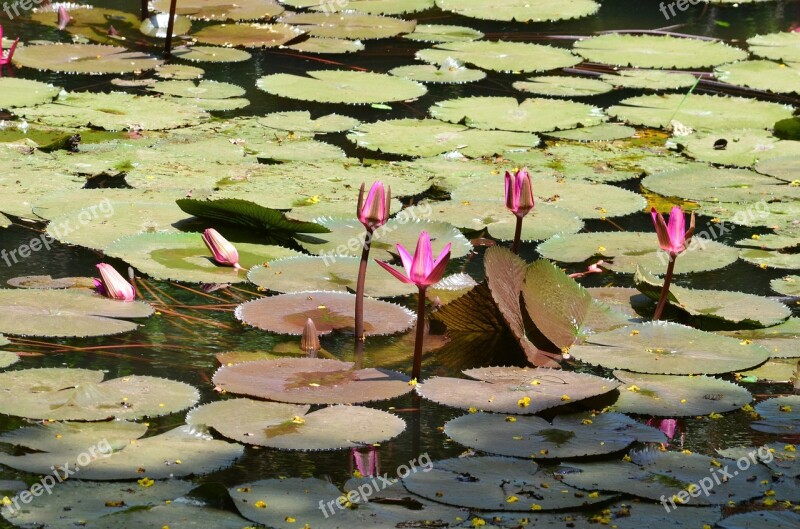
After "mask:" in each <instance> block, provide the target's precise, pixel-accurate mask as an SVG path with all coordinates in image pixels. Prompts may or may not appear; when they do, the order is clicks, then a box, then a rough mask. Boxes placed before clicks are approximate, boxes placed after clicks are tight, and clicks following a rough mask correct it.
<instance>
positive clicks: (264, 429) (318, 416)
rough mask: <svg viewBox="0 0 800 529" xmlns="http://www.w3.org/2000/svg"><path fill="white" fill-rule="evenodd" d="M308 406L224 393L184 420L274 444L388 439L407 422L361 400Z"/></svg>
mask: <svg viewBox="0 0 800 529" xmlns="http://www.w3.org/2000/svg"><path fill="white" fill-rule="evenodd" d="M310 408H311V406H302V405H291V404H281V403H277V402H260V401H256V400H250V399H229V400H223V401H217V402H212V403H209V404H205V405H203V406H200V407H199V408H195V409H194V410H192V411H191V412H189V415H188V416H187V417H186V422H187V423H189V424H197V425H206V426H208V427H211V428H214V429H215V430H217V431H218V432H219V433H221V434H222V435H224V436H225V437H228V438H230V439H233V440H235V441H239V442H241V443H246V444H251V445H256V446H267V447H270V448H276V449H278V450H303V451H310V450H334V449H341V448H356V447H359V446H363V445H371V444H374V443H380V442H384V441H387V440H389V439H391V438H393V437H396V436H397V435H399V434H400V433H401V432H402V431H403V430H404V429H405V427H406V425H405V422H404V421H403V420H402V419H399V418H398V417H396V416H394V415H392V414H391V413H386V412H385V411H380V410H374V409H372V408H365V407H363V406H329V407H327V408H322V409H320V410H317V411H314V412H311V413H308V411H309V409H310Z"/></svg>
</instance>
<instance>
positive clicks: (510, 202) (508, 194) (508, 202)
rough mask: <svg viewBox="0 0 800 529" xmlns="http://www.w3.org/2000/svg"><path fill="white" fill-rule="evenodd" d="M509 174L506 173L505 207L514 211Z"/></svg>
mask: <svg viewBox="0 0 800 529" xmlns="http://www.w3.org/2000/svg"><path fill="white" fill-rule="evenodd" d="M512 187H513V186H512V183H511V173H509V172H508V171H506V207H507V208H508V209H510V210H511V211H514V210H515V209H516V206H515V205H514V191H513V189H512Z"/></svg>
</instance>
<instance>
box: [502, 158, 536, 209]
mask: <svg viewBox="0 0 800 529" xmlns="http://www.w3.org/2000/svg"><path fill="white" fill-rule="evenodd" d="M533 206H534V202H533V184H531V177H530V175H529V174H528V170H527V169H526V168H523V169H520V170H519V171H517V174H515V175H514V176H511V173H510V172H508V171H506V207H507V208H508V209H510V210H511V212H512V213H513V214H514V215H516V216H517V217H519V218H522V217H524V216H525V215H527V214H528V213H529V212H530V210H532V209H533Z"/></svg>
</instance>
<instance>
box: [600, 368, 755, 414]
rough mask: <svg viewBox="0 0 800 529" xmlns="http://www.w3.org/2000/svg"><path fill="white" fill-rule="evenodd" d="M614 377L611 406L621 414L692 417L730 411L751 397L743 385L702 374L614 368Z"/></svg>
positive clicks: (742, 404)
mask: <svg viewBox="0 0 800 529" xmlns="http://www.w3.org/2000/svg"><path fill="white" fill-rule="evenodd" d="M614 376H615V377H617V378H618V379H619V380H621V381H622V388H620V391H619V393H620V395H619V399H617V402H616V403H615V404H614V409H615V410H616V411H620V412H623V413H638V414H642V415H655V416H659V417H692V416H697V415H707V414H711V413H725V412H728V411H734V410H737V409H739V408H741V407H742V406H744V405H745V404H748V403H749V402H751V401H752V400H753V396H752V395H751V394H750V392H749V391H747V390H746V389H744V388H743V387H741V386H737V385H736V384H733V383H731V382H727V381H725V380H721V379H719V378H714V377H707V376H705V375H700V376H692V377H685V376H677V375H645V374H641V373H631V372H629V371H614ZM623 388H624V389H623Z"/></svg>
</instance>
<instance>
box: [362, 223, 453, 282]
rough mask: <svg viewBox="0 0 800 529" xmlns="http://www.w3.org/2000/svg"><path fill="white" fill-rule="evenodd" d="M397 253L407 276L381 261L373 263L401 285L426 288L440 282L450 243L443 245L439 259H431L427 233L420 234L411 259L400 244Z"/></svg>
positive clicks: (448, 256)
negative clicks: (406, 284)
mask: <svg viewBox="0 0 800 529" xmlns="http://www.w3.org/2000/svg"><path fill="white" fill-rule="evenodd" d="M397 251H398V252H399V253H400V259H401V260H402V261H403V268H405V269H406V274H407V275H403V274H402V273H400V272H398V271H397V270H395V269H394V268H392V267H391V266H390V265H388V264H386V263H384V262H383V261H378V260H377V259H376V260H375V262H377V263H378V264H379V265H381V266H382V267H384V268H385V269H386V271H387V272H389V273H390V274H392V275H393V276H394V277H396V278H397V279H399V280H400V281H402V282H403V283H408V284H413V285H417V287H419V288H427V287H429V286H430V285H434V284H436V283H438V282H439V281H441V280H442V276H443V275H444V269H445V268H446V267H447V262H448V261H449V260H450V243H447V244H446V245H445V247H444V249H442V251H441V253H440V254H439V257H437V258H436V259H433V249H432V248H431V239H430V237H429V236H428V232H427V231H423V232H420V234H419V239H417V249H416V251H415V252H414V257H413V258H412V257H411V255H410V254H409V253H408V251H407V250H406V249H405V248H403V245H402V244H398V245H397Z"/></svg>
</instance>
